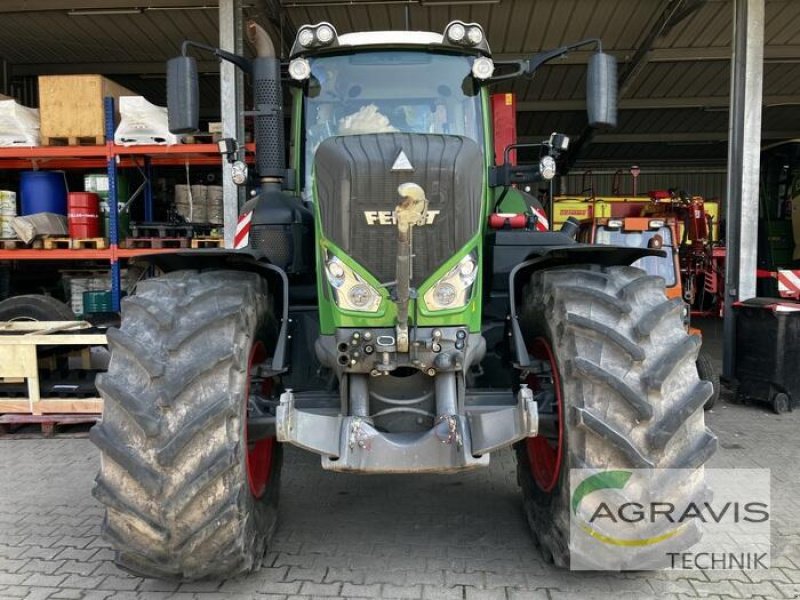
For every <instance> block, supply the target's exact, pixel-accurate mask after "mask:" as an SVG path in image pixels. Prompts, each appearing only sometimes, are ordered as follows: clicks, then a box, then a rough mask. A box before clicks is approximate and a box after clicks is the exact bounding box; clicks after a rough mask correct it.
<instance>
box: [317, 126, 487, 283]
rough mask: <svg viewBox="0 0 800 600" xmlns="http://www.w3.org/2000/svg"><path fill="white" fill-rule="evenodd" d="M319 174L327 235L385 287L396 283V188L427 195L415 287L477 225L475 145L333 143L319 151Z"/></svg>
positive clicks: (345, 139)
mask: <svg viewBox="0 0 800 600" xmlns="http://www.w3.org/2000/svg"><path fill="white" fill-rule="evenodd" d="M314 174H315V181H316V199H317V203H318V204H317V206H318V210H319V215H320V226H321V229H322V234H323V236H324V237H325V238H327V239H328V240H330V241H331V242H333V243H334V244H335V245H336V246H337V247H338V248H340V249H341V250H342V251H344V252H346V253H347V254H348V255H349V256H350V257H352V259H353V260H355V261H356V262H357V263H358V264H359V265H361V266H362V267H363V268H364V269H366V270H367V271H368V272H369V273H370V274H371V275H372V276H373V277H374V278H375V279H376V280H378V281H380V282H382V283H385V282H391V281H393V280H394V279H395V268H396V261H397V247H398V245H397V244H398V228H397V224H396V215H395V208H396V206H397V204H398V200H399V198H398V187H399V186H401V185H403V184H408V183H412V184H416V185H418V186H420V187H421V188H422V190H424V193H425V195H426V197H427V216H426V218H425V219H424V223H421V224H420V225H419V226H417V227H415V228H414V231H413V240H412V244H413V246H412V251H413V259H412V264H411V284H412V285H413V286H415V287H416V286H419V285H420V284H421V283H423V282H424V281H425V280H426V279H427V278H429V277H430V276H431V275H433V273H434V272H435V271H436V270H437V269H438V268H439V267H441V266H442V265H443V264H444V263H445V262H446V261H447V260H448V259H449V258H451V257H453V256H454V255H455V254H456V253H457V252H458V251H459V250H461V249H462V248H463V247H464V245H465V244H467V242H468V241H469V240H470V239H471V238H473V237H474V236H475V234H476V233H477V232H478V229H479V227H480V215H481V200H482V193H483V181H484V168H483V157H482V154H481V151H480V148H479V146H478V144H477V143H475V142H474V141H472V140H471V139H468V138H465V137H461V136H454V135H434V134H413V133H376V134H365V135H350V136H337V137H332V138H329V139H327V140H325V141H324V142H322V144H320V146H319V149H318V150H317V152H316V155H315V159H314Z"/></svg>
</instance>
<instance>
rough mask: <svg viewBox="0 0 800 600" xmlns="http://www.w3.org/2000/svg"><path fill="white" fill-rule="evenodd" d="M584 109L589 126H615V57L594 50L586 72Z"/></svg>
mask: <svg viewBox="0 0 800 600" xmlns="http://www.w3.org/2000/svg"><path fill="white" fill-rule="evenodd" d="M586 110H587V112H588V113H589V126H590V127H616V126H617V59H615V58H614V57H613V56H612V55H611V54H606V53H604V52H596V53H594V54H593V55H592V57H591V58H590V59H589V68H588V72H587V74H586Z"/></svg>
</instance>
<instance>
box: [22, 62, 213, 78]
mask: <svg viewBox="0 0 800 600" xmlns="http://www.w3.org/2000/svg"><path fill="white" fill-rule="evenodd" d="M197 69H198V71H199V72H200V74H201V75H203V74H205V73H209V74H214V75H218V74H219V61H216V60H198V61H197ZM166 72H167V63H166V61H145V62H124V63H114V62H96V63H95V62H90V63H61V64H53V63H41V64H39V63H30V64H24V65H21V64H15V65H13V66H12V67H11V74H12V76H14V77H29V76H35V75H83V74H85V73H97V74H99V75H165V74H166Z"/></svg>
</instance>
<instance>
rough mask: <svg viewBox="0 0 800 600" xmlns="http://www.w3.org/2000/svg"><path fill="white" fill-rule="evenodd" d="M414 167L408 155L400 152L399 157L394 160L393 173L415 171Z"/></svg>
mask: <svg viewBox="0 0 800 600" xmlns="http://www.w3.org/2000/svg"><path fill="white" fill-rule="evenodd" d="M413 170H414V165H412V164H411V161H410V160H408V157H407V156H406V153H405V152H403V151H402V150H400V154H398V155H397V158H395V159H394V164H393V165H392V171H413Z"/></svg>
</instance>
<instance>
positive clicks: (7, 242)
mask: <svg viewBox="0 0 800 600" xmlns="http://www.w3.org/2000/svg"><path fill="white" fill-rule="evenodd" d="M42 247H43V246H42V240H33V241H32V242H31V243H30V244H26V243H25V242H23V241H22V240H20V239H18V238H0V249H3V250H28V249H30V248H35V249H39V248H42Z"/></svg>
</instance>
